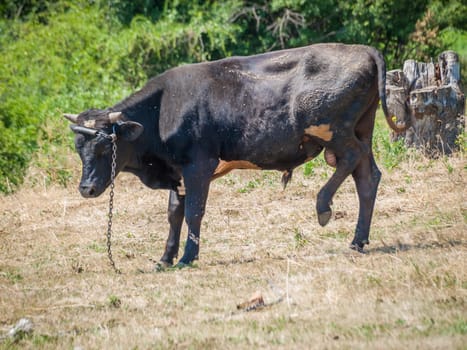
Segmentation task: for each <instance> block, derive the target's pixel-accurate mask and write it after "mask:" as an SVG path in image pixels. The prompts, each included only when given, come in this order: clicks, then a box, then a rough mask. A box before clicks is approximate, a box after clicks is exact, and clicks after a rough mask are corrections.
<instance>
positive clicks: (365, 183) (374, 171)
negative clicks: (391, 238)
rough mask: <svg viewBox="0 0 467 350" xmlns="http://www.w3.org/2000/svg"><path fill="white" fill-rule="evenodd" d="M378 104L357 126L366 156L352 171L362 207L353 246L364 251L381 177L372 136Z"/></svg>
mask: <svg viewBox="0 0 467 350" xmlns="http://www.w3.org/2000/svg"><path fill="white" fill-rule="evenodd" d="M377 106H378V99H377V98H376V99H375V101H374V102H373V104H372V105H371V107H370V108H369V109H368V111H367V112H366V113H365V114H364V115H363V117H362V118H361V120H360V121H359V122H358V124H357V126H356V128H355V134H356V136H357V138H358V139H359V140H360V142H361V143H362V145H363V146H364V148H365V154H364V156H363V157H362V159H361V161H360V162H359V163H358V165H357V167H356V168H355V170H354V171H353V173H352V176H353V178H354V181H355V185H356V187H357V193H358V199H359V202H360V208H359V213H358V222H357V227H356V229H355V236H354V239H353V241H352V245H351V247H352V248H355V249H357V250H358V251H362V248H363V246H364V245H365V244H368V243H369V240H368V238H369V234H370V225H371V218H372V216H373V209H374V205H375V200H376V192H377V190H378V185H379V181H380V179H381V172H380V171H379V169H378V167H377V166H376V162H375V159H374V157H373V152H372V138H373V129H374V123H375V113H376V108H377Z"/></svg>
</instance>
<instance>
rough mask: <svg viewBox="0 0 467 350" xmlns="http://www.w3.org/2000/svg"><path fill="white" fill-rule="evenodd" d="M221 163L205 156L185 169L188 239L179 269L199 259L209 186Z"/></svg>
mask: <svg viewBox="0 0 467 350" xmlns="http://www.w3.org/2000/svg"><path fill="white" fill-rule="evenodd" d="M218 164H219V161H218V160H217V159H213V158H209V157H206V156H203V155H199V154H198V155H197V157H195V160H194V161H192V162H191V163H190V164H188V165H186V166H185V167H183V179H184V183H185V190H186V196H185V221H186V224H187V226H188V238H187V241H186V244H185V252H184V254H183V256H182V258H181V259H180V261H179V262H178V265H177V266H178V267H183V266H186V265H188V264H190V263H192V262H193V261H194V260H195V259H197V258H198V254H199V244H200V228H201V221H202V219H203V216H204V211H205V208H206V201H207V198H208V193H209V184H210V182H211V178H212V175H213V173H214V170H215V169H216V167H217V165H218Z"/></svg>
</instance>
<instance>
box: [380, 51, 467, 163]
mask: <svg viewBox="0 0 467 350" xmlns="http://www.w3.org/2000/svg"><path fill="white" fill-rule="evenodd" d="M386 94H387V104H388V110H389V112H390V113H391V114H392V116H393V117H392V118H393V120H394V121H395V122H397V123H402V122H405V123H407V122H409V123H410V127H409V128H408V129H407V130H406V131H405V132H403V133H401V134H399V135H396V134H393V135H392V139H393V140H395V139H399V138H403V139H404V140H405V144H406V146H408V147H416V148H418V149H421V150H423V151H424V152H425V153H426V154H427V155H430V156H437V155H439V154H451V153H452V152H453V151H455V150H458V149H459V144H458V143H457V140H458V137H459V135H460V134H461V133H462V132H463V130H464V128H465V116H464V111H465V95H464V93H463V92H462V88H461V76H460V64H459V57H458V56H457V54H456V53H455V52H454V51H445V52H443V53H442V54H440V55H439V57H438V63H433V62H430V63H423V62H416V61H414V60H407V61H405V62H404V67H403V70H400V69H397V70H392V71H389V72H387V75H386Z"/></svg>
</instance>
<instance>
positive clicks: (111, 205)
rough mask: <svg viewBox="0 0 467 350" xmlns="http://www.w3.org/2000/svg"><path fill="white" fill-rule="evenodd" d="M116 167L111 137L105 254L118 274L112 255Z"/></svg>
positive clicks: (113, 144) (114, 150)
mask: <svg viewBox="0 0 467 350" xmlns="http://www.w3.org/2000/svg"><path fill="white" fill-rule="evenodd" d="M116 167H117V142H116V138H115V137H112V170H111V173H110V193H109V215H108V218H109V221H108V223H107V255H108V257H109V261H110V265H111V266H112V268H113V269H114V271H115V272H116V273H118V274H120V273H122V272H121V271H120V270H119V269H117V267H116V266H115V261H114V259H113V257H112V242H111V239H112V217H113V213H112V211H113V208H114V188H115V169H116Z"/></svg>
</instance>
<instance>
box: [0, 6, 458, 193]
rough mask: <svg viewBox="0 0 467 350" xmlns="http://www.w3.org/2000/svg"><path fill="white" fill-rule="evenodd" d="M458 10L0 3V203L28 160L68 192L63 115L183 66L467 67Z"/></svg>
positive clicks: (105, 102) (125, 92)
mask: <svg viewBox="0 0 467 350" xmlns="http://www.w3.org/2000/svg"><path fill="white" fill-rule="evenodd" d="M466 10H467V6H466V5H465V4H464V2H463V1H461V0H452V1H443V0H431V1H428V0H412V1H410V2H403V1H402V2H400V1H395V0H376V1H369V0H357V1H354V2H348V1H343V0H329V1H318V0H272V1H267V0H259V1H240V0H229V1H224V2H218V1H212V0H211V1H209V0H204V1H203V0H198V1H188V0H174V1H168V0H165V1H149V0H136V1H124V0H101V1H99V0H95V1H92V0H79V1H68V0H55V1H52V0H20V1H17V0H6V1H3V2H1V3H0V16H1V17H0V18H1V19H0V192H10V191H13V190H14V189H15V188H16V187H17V186H18V185H19V184H21V181H22V179H23V176H24V173H25V171H26V169H27V167H28V165H29V164H30V161H31V160H33V161H34V163H35V165H36V166H38V167H39V168H41V169H44V171H45V173H46V174H47V176H48V178H49V179H50V180H52V181H60V182H62V183H66V181H67V178H68V176H69V173H68V172H67V169H66V168H64V162H63V157H65V156H66V154H67V152H68V150H69V148H70V147H71V136H70V133H69V132H68V129H67V128H66V124H67V123H65V122H64V121H63V120H62V118H61V114H62V113H63V112H80V111H82V110H85V109H87V108H90V107H98V108H99V107H106V106H109V105H112V104H114V103H116V102H117V101H118V100H119V99H121V98H123V97H124V96H126V95H128V94H129V93H130V92H131V91H133V90H134V89H136V88H138V87H141V86H142V85H143V84H144V82H145V81H146V80H147V79H148V77H150V76H153V75H156V74H158V73H160V72H162V71H164V70H166V69H167V68H169V67H173V66H176V65H179V64H183V63H190V62H197V61H203V60H210V59H218V58H221V57H225V56H229V55H245V54H253V53H257V52H262V51H266V50H273V49H280V48H285V47H294V46H300V45H306V44H309V43H316V42H325V41H340V42H347V43H364V44H370V45H373V46H376V47H377V48H379V49H380V50H381V51H382V52H384V54H385V56H386V58H387V60H388V62H389V66H395V65H399V64H400V63H401V62H402V61H403V60H404V59H405V58H407V57H411V58H422V59H423V58H426V57H429V56H434V55H436V54H437V53H439V51H441V50H444V49H447V48H452V49H455V50H458V52H459V53H460V54H461V55H464V57H466V56H467V53H466V50H467V45H466V38H467V34H466V33H467V28H466V23H465V20H463V14H465V13H466Z"/></svg>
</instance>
